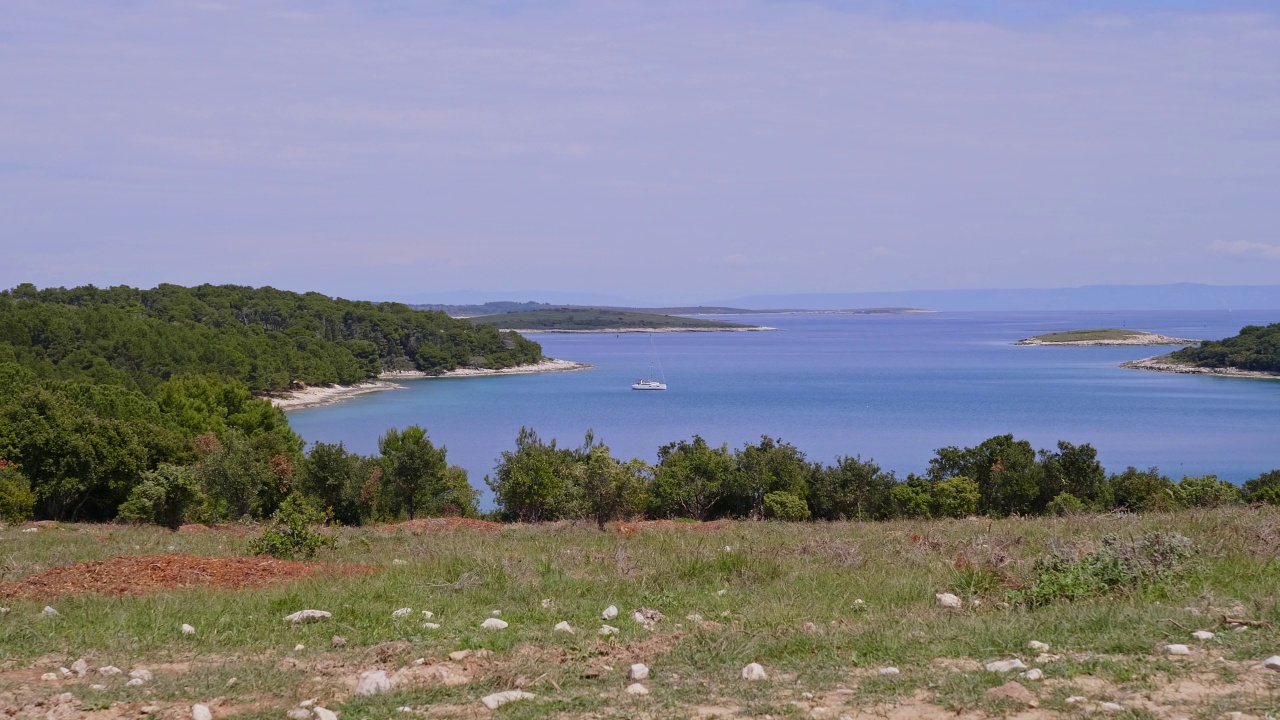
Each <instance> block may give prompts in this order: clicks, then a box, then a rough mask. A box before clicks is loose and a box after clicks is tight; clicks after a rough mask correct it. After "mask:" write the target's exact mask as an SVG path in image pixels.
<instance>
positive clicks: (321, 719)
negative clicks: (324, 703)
mask: <svg viewBox="0 0 1280 720" xmlns="http://www.w3.org/2000/svg"><path fill="white" fill-rule="evenodd" d="M311 712H313V713H315V714H316V720H338V713H336V712H334V711H332V710H330V709H329V708H322V707H316V708H314V709H312V711H311Z"/></svg>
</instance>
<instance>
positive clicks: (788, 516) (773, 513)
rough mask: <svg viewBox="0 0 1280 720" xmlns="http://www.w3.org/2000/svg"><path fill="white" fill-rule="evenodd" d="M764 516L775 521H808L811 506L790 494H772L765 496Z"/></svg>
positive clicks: (780, 492) (778, 492)
mask: <svg viewBox="0 0 1280 720" xmlns="http://www.w3.org/2000/svg"><path fill="white" fill-rule="evenodd" d="M764 516H765V517H766V518H770V519H773V520H808V519H809V506H808V505H807V504H805V501H804V500H803V499H802V498H799V497H796V496H795V495H794V494H792V493H789V492H782V491H777V492H771V493H767V494H765V496H764Z"/></svg>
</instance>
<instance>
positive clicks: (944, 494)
mask: <svg viewBox="0 0 1280 720" xmlns="http://www.w3.org/2000/svg"><path fill="white" fill-rule="evenodd" d="M981 499H982V495H981V493H979V492H978V483H976V482H974V481H972V480H970V479H969V478H967V477H952V478H947V479H946V480H943V481H941V482H937V483H934V485H933V515H934V517H948V518H963V517H969V516H970V515H972V514H974V513H976V512H978V502H979V501H980V500H981Z"/></svg>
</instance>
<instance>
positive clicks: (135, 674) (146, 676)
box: [129, 668, 152, 682]
mask: <svg viewBox="0 0 1280 720" xmlns="http://www.w3.org/2000/svg"><path fill="white" fill-rule="evenodd" d="M129 677H130V678H132V679H134V680H141V681H142V682H151V678H152V675H151V671H150V670H148V669H146V668H134V669H132V670H130V671H129Z"/></svg>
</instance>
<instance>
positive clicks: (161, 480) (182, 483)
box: [116, 465, 200, 530]
mask: <svg viewBox="0 0 1280 720" xmlns="http://www.w3.org/2000/svg"><path fill="white" fill-rule="evenodd" d="M199 499H200V490H199V487H198V485H197V483H196V479H195V477H194V475H193V474H192V472H191V470H190V469H189V468H185V467H180V466H177V465H161V466H160V467H158V468H156V469H155V470H153V471H151V472H149V473H147V474H146V475H144V476H143V479H142V482H140V483H138V484H137V485H135V486H134V488H133V490H132V491H131V492H130V493H129V498H128V499H127V500H125V501H124V502H123V503H121V504H120V511H119V512H118V513H117V514H116V520H117V521H119V522H127V523H138V524H144V523H150V524H153V525H161V526H164V527H167V528H170V529H172V530H176V529H177V528H178V526H180V525H182V523H183V521H184V520H186V519H187V516H188V514H189V513H190V512H191V510H192V508H193V507H195V505H196V503H197V502H198V501H199Z"/></svg>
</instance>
